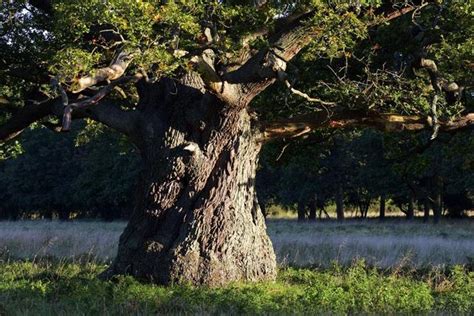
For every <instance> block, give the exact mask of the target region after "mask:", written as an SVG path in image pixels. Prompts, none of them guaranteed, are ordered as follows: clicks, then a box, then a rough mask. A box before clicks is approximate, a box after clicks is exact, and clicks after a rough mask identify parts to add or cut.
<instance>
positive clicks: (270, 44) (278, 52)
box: [0, 0, 474, 285]
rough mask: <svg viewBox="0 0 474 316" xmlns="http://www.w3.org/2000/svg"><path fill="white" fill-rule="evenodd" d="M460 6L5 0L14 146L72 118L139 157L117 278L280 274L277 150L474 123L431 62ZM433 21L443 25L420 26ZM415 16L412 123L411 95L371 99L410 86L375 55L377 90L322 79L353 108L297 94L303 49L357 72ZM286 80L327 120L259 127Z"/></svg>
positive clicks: (5, 126) (5, 66)
mask: <svg viewBox="0 0 474 316" xmlns="http://www.w3.org/2000/svg"><path fill="white" fill-rule="evenodd" d="M449 9H450V8H449V4H446V3H444V4H443V3H442V2H441V1H411V2H409V3H408V2H405V1H356V2H353V1H352V2H349V1H348V2H344V1H339V2H338V1H327V2H326V1H317V0H313V1H303V0H301V1H281V0H274V1H217V0H216V1H158V0H149V1H145V0H141V1H135V0H134V1H132V0H109V1H102V0H91V1H87V2H83V1H74V0H67V1H66V0H64V1H60V0H43V1H41V0H40V1H32V0H31V1H14V2H12V1H7V2H3V3H2V4H1V5H0V10H1V11H0V16H1V19H2V20H3V21H5V22H4V23H3V24H2V28H1V30H0V32H1V34H0V36H1V37H0V54H1V55H0V57H1V59H0V66H1V76H2V78H1V83H2V87H1V90H0V92H1V93H2V99H1V103H2V109H3V110H4V112H5V113H6V115H5V116H4V117H3V118H2V119H3V121H2V125H1V127H0V139H2V140H3V141H8V140H10V139H12V138H14V137H15V136H17V135H18V134H19V133H21V131H22V130H24V129H25V128H27V127H28V126H29V125H30V124H32V123H34V122H39V123H40V124H42V125H44V126H47V127H49V128H51V129H53V130H57V131H67V130H69V128H70V125H71V122H72V120H75V119H89V120H93V121H97V122H100V123H103V124H105V125H107V126H109V127H110V128H112V129H115V130H117V131H119V132H121V133H123V134H125V135H127V136H128V138H129V139H130V141H131V142H132V143H133V144H134V145H135V146H136V147H137V148H138V149H139V151H140V153H141V157H142V160H143V165H144V167H143V172H142V175H141V177H140V184H139V185H138V187H137V202H136V205H135V207H134V210H133V213H132V215H131V219H130V221H129V223H128V225H127V227H126V229H125V231H124V232H123V234H122V235H121V237H120V243H119V249H118V254H117V257H116V259H115V260H114V262H113V264H112V265H111V267H110V268H109V269H108V270H107V271H106V272H104V274H103V276H104V277H108V276H112V275H115V274H132V275H134V276H137V277H140V278H146V279H150V280H152V281H154V282H158V283H170V282H191V283H193V284H208V285H219V284H224V283H227V282H230V281H234V280H265V279H273V278H274V277H275V274H276V262H275V255H274V252H273V248H272V244H271V241H270V240H269V238H268V236H267V234H266V231H265V223H264V219H263V216H262V213H261V211H260V208H259V204H258V201H257V197H256V192H255V187H254V184H255V173H256V168H257V164H258V155H259V151H260V149H261V146H262V144H263V143H264V142H265V141H267V140H270V139H273V138H281V137H297V136H301V135H304V134H306V133H308V132H309V131H311V130H315V129H321V128H341V127H347V126H371V127H376V128H381V129H387V130H420V129H424V128H430V129H433V138H435V137H436V134H437V133H438V130H441V131H452V130H458V129H463V128H466V127H468V126H470V125H471V124H472V123H473V121H474V114H472V113H466V112H463V115H458V116H456V117H455V118H454V119H448V118H439V115H438V114H439V113H438V112H439V110H438V107H439V104H440V101H439V99H443V100H445V101H446V102H445V103H447V104H448V103H450V102H451V103H452V104H455V103H456V104H457V103H458V102H459V100H461V99H462V97H461V95H462V93H463V89H464V87H463V86H462V84H461V82H458V81H455V80H454V79H453V78H449V77H444V76H443V74H441V71H439V69H438V67H437V64H436V62H435V61H434V60H433V59H430V58H428V57H429V54H428V53H429V50H428V48H429V47H430V45H432V44H433V43H432V41H431V38H430V36H428V35H426V34H427V33H430V31H431V30H433V29H435V26H436V24H437V23H438V20H442V19H445V17H444V16H443V14H444V12H445V11H449ZM424 10H428V11H429V12H430V15H429V16H430V19H432V21H431V22H432V23H431V25H432V27H429V28H426V27H424V26H423V27H422V25H421V24H422V23H421V22H420V21H419V20H418V19H419V16H420V14H422V12H423V11H424ZM430 10H431V11H430ZM443 10H444V11H443ZM469 10H470V7H468V8H467V9H465V10H464V11H463V12H466V11H467V12H468V11H469ZM407 14H410V15H411V16H412V19H413V21H412V22H413V24H414V25H416V26H417V27H418V32H417V34H414V36H413V37H414V38H415V42H417V43H418V46H416V47H415V48H414V49H413V51H414V53H413V54H412V58H411V59H410V60H409V61H407V60H403V61H402V62H403V63H405V66H406V65H408V64H409V67H410V68H413V69H418V70H419V71H424V72H426V74H427V75H428V76H427V78H428V83H429V85H430V86H431V90H430V92H429V93H427V95H430V96H432V99H430V101H429V105H430V106H429V108H428V110H426V111H425V112H420V111H418V112H417V113H418V114H417V115H408V116H407V115H399V114H397V113H396V112H397V111H398V110H400V109H401V108H400V107H397V106H396V104H395V103H396V102H395V101H396V100H400V97H399V98H398V99H397V98H393V100H390V98H387V97H386V96H380V95H377V93H368V91H369V90H377V91H379V92H380V91H381V92H383V91H384V90H383V89H379V86H382V87H385V86H387V85H389V84H390V82H393V81H394V80H395V79H396V80H395V81H397V82H402V81H403V80H402V76H401V75H393V74H392V73H390V72H383V71H382V72H372V71H371V70H370V69H369V68H370V65H369V64H368V60H366V61H365V63H366V68H367V69H369V70H368V71H367V72H366V78H367V81H366V82H362V83H361V82H358V81H356V80H352V79H351V80H349V79H348V77H346V76H342V75H341V76H340V75H338V73H335V76H334V82H332V83H331V82H323V83H322V86H325V87H327V89H328V90H331V91H333V90H334V89H336V90H337V89H338V87H342V88H341V89H345V90H344V91H342V92H341V93H340V96H341V98H340V99H339V100H336V101H337V102H336V101H335V100H330V101H327V100H326V101H323V100H321V99H320V98H316V97H315V96H310V95H309V94H308V93H305V92H303V91H301V90H300V89H297V88H296V87H295V80H294V72H295V71H294V70H292V69H293V68H296V67H297V66H295V64H296V62H295V63H292V60H294V59H295V57H297V56H301V52H302V51H304V52H305V54H304V55H305V56H304V58H303V57H302V58H303V59H306V60H307V62H308V61H309V63H313V62H314V63H316V62H318V59H324V60H329V59H331V60H332V59H337V58H339V59H341V56H343V58H342V59H341V60H346V61H347V60H348V59H351V56H350V50H351V47H354V46H356V45H358V43H360V42H364V41H365V43H366V44H367V43H370V32H372V31H373V30H374V29H377V27H378V26H379V25H386V24H387V23H390V22H392V21H394V20H396V19H397V18H399V17H401V16H404V15H407ZM467 14H468V13H467ZM441 22H442V21H441ZM441 22H440V23H441ZM425 24H426V23H425ZM377 45H378V43H374V46H373V48H372V52H371V53H373V51H375V50H377V49H379V47H378V46H377ZM367 55H369V53H367ZM308 56H310V57H309V58H308ZM328 58H329V59H328ZM362 59H363V58H362ZM358 60H360V59H358ZM346 64H347V62H346ZM471 67H472V65H471ZM346 68H347V65H346ZM308 69H309V70H310V68H308ZM308 69H306V71H308ZM303 70H304V69H303ZM346 74H347V73H346ZM306 76H307V77H310V80H308V82H307V83H306V86H308V85H316V84H317V79H318V78H317V74H311V75H310V76H308V74H306ZM386 76H392V77H391V80H388V79H387V78H386ZM374 78H375V79H374ZM384 78H385V79H384ZM379 79H380V82H379V81H378V80H379ZM276 82H279V83H278V84H279V87H280V89H281V90H284V91H288V92H289V93H291V95H292V96H293V100H299V102H306V103H310V104H313V105H314V111H312V112H310V113H307V112H306V113H304V114H301V115H292V117H291V118H289V117H279V118H277V119H274V120H272V121H265V120H262V119H261V118H259V116H258V115H257V114H256V112H255V111H254V110H253V109H252V100H254V98H256V97H257V96H259V95H261V94H262V92H264V91H265V90H267V88H268V87H270V86H271V85H273V84H275V83H276ZM319 84H320V86H321V83H319ZM369 85H370V88H367V86H369ZM401 86H404V87H406V86H407V85H403V84H402V83H400V84H399V86H398V88H400V87H401ZM348 91H349V92H348ZM344 95H345V96H346V97H345V98H344ZM347 96H349V98H347ZM359 96H362V97H361V98H359ZM364 97H366V98H365V99H364ZM374 98H375V99H376V100H377V102H373V100H374ZM395 99H396V100H395ZM401 99H403V97H402V98H401ZM265 100H267V102H266V106H264V107H263V109H266V111H267V112H272V111H275V110H276V109H277V108H278V106H279V105H278V102H280V101H282V100H281V98H279V97H278V92H275V93H274V95H273V96H272V95H268V96H266V97H265ZM268 100H271V101H270V102H268ZM394 100H395V101H394ZM261 102H263V101H261ZM394 102H395V103H394ZM404 102H406V100H404ZM402 103H403V102H402ZM361 104H362V106H361ZM374 104H375V105H380V106H374ZM391 106H393V107H392V108H391ZM387 108H388V109H392V111H391V112H390V113H387V112H386V110H387ZM415 113H416V111H415ZM402 114H403V113H402ZM262 116H263V117H272V115H265V113H263V114H262ZM103 172H107V170H104V171H103ZM58 185H61V184H60V183H58Z"/></svg>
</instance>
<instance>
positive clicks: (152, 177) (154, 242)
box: [104, 112, 276, 286]
mask: <svg viewBox="0 0 474 316" xmlns="http://www.w3.org/2000/svg"><path fill="white" fill-rule="evenodd" d="M233 119H234V120H233ZM224 124H227V125H224ZM230 124H232V125H230ZM221 129H222V130H224V131H225V133H222V136H221V137H220V138H219V139H218V141H219V143H211V145H212V149H213V151H211V152H210V151H208V150H206V148H207V147H210V146H211V145H209V146H208V145H206V144H205V145H201V146H199V147H200V148H202V153H204V152H207V153H206V154H200V153H199V154H198V151H200V150H199V149H198V148H197V146H194V147H193V148H194V149H193V150H194V151H193V153H192V155H191V156H190V157H186V156H183V155H182V153H181V151H180V148H181V147H183V146H184V144H183V145H181V144H178V145H176V144H174V145H173V146H174V147H173V148H171V149H170V150H169V152H168V156H166V157H165V158H163V159H161V158H160V156H159V153H158V152H157V153H152V154H150V155H149V156H150V157H153V159H145V160H146V161H145V164H146V165H148V166H146V167H145V176H144V179H145V181H144V183H145V185H144V187H143V193H142V198H141V199H139V200H141V201H142V202H141V203H138V206H137V207H136V209H135V211H134V213H133V215H132V218H131V220H130V222H129V224H128V226H127V227H126V229H125V231H124V233H123V234H122V236H121V237H120V243H119V250H118V254H117V257H116V259H115V261H114V263H113V265H112V266H111V268H110V269H109V270H108V271H107V272H106V273H105V274H104V276H111V275H114V274H130V275H133V276H136V277H138V278H142V279H147V280H151V281H152V282H155V283H160V284H170V283H188V284H189V283H191V284H194V285H208V286H219V285H224V284H227V283H229V282H233V281H260V280H273V279H274V278H275V276H276V260H275V254H274V251H273V247H272V243H271V241H270V239H269V237H268V235H267V233H266V226H265V222H264V217H263V214H262V212H261V210H260V206H259V203H258V201H257V198H256V192H255V173H256V169H257V161H258V153H259V151H260V146H261V145H260V143H259V142H258V141H257V137H256V136H258V135H256V133H257V132H256V131H254V130H252V128H251V124H250V118H249V116H248V114H247V113H246V112H239V113H236V115H235V117H233V118H232V117H231V118H229V119H226V120H225V121H223V126H222V127H219V128H216V130H221ZM217 136H218V135H217ZM216 139H217V138H216ZM206 146H207V147H206ZM191 147H192V146H191ZM184 148H188V149H189V148H190V146H188V145H186V146H185V147H184ZM170 152H171V153H172V154H171V155H170V154H169V153H170ZM174 153H176V154H174ZM156 157H158V158H156ZM147 161H150V163H149V164H147ZM157 161H163V162H166V163H167V164H168V165H169V166H170V171H166V172H165V174H164V176H160V175H161V174H162V173H163V170H164V169H165V167H164V166H163V165H158V166H155V165H156V164H157V163H156V162H157ZM155 170H156V171H155ZM160 172H161V173H160ZM157 175H158V176H157Z"/></svg>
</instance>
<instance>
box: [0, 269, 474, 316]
mask: <svg viewBox="0 0 474 316" xmlns="http://www.w3.org/2000/svg"><path fill="white" fill-rule="evenodd" d="M104 268H105V265H100V264H94V263H91V262H89V263H65V262H50V261H48V260H42V261H38V262H35V263H33V262H4V263H0V310H1V311H2V312H3V313H5V314H7V315H51V314H61V315H84V314H85V315H90V314H94V315H98V314H100V315H102V314H105V315H116V314H120V315H128V314H140V315H142V314H144V315H148V314H157V313H158V314H162V313H171V314H202V313H206V314H251V315H255V314H261V315H263V314H315V313H318V314H321V313H323V314H347V313H352V314H353V313H364V314H365V313H369V314H370V313H374V314H394V313H404V314H412V313H443V314H444V313H451V314H456V315H462V314H465V315H469V314H472V313H473V312H474V274H473V273H472V272H468V271H467V270H465V269H464V268H462V267H460V266H456V267H453V268H452V269H449V270H444V271H441V270H438V271H424V272H419V271H401V270H396V271H395V270H394V271H391V272H389V271H381V270H377V269H374V268H369V267H367V266H366V265H365V264H364V262H363V261H359V262H355V263H354V264H353V265H351V266H350V267H341V266H339V265H333V266H332V267H331V268H329V269H295V268H287V269H282V270H281V271H280V272H279V275H278V279H277V281H276V282H263V283H234V284H231V285H228V286H226V287H221V288H207V287H193V286H177V285H174V286H169V287H164V286H157V285H153V284H144V283H140V282H138V281H137V280H135V279H133V278H132V277H127V276H120V277H117V278H115V279H114V280H111V281H100V280H98V279H97V274H98V273H99V272H100V271H101V270H103V269H104Z"/></svg>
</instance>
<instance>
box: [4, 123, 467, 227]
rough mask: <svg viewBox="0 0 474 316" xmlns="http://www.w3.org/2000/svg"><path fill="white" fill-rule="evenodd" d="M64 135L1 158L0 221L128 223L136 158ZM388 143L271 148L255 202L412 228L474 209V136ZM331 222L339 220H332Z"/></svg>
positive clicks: (94, 136) (424, 136) (101, 136)
mask: <svg viewBox="0 0 474 316" xmlns="http://www.w3.org/2000/svg"><path fill="white" fill-rule="evenodd" d="M80 125H81V126H76V128H75V129H74V130H73V131H72V132H70V133H67V134H56V133H53V132H51V131H50V130H48V129H46V128H44V127H42V126H36V127H35V131H34V132H26V133H25V134H24V135H23V136H22V138H21V139H20V140H18V141H17V142H14V143H10V144H9V145H8V146H6V145H3V146H2V147H1V148H0V150H1V151H0V156H1V160H0V218H2V219H18V218H29V217H41V218H53V217H54V218H59V219H68V218H71V217H75V218H77V217H79V218H85V217H88V218H103V219H109V220H111V219H115V218H126V217H127V216H128V214H129V213H130V211H131V208H132V207H133V203H134V188H135V185H136V181H137V177H138V174H139V172H140V161H139V156H138V152H137V150H136V149H135V148H133V147H132V146H131V145H130V144H129V143H128V142H127V141H126V140H125V139H124V138H123V137H121V136H119V135H118V134H116V133H114V132H112V131H110V130H107V129H105V128H103V127H101V126H99V125H97V124H90V123H89V124H87V125H86V126H84V125H85V124H80ZM430 135H431V132H430V131H427V132H426V133H418V134H409V133H407V134H404V133H402V134H401V133H393V134H383V133H380V132H378V131H374V130H369V129H367V130H357V131H350V132H347V131H346V132H341V131H338V132H331V133H315V134H311V135H310V136H308V137H307V138H306V139H301V140H298V141H295V140H292V141H291V142H285V141H280V142H274V143H271V144H269V145H267V146H265V147H264V150H263V155H262V158H261V160H260V168H259V171H258V175H257V192H258V195H259V200H260V203H261V205H262V209H263V211H264V212H266V213H268V207H269V206H270V205H279V206H282V207H284V208H287V209H289V210H295V211H296V212H297V214H298V218H299V219H300V220H304V219H316V218H326V217H327V216H328V213H327V212H328V208H331V209H332V208H334V207H335V209H336V214H337V218H338V219H343V218H344V215H346V217H347V216H348V215H349V214H352V215H354V214H355V216H357V217H366V216H367V215H368V211H369V208H371V209H372V210H373V209H374V207H376V208H377V209H378V211H379V212H380V214H379V216H380V217H384V216H386V215H389V214H388V211H387V208H388V207H387V205H391V207H392V208H393V207H395V208H396V209H398V210H401V211H402V212H403V213H405V215H406V217H407V218H413V217H414V216H415V215H416V211H419V212H423V213H424V216H425V219H428V216H434V220H435V221H438V220H439V219H440V217H441V216H442V215H447V216H451V217H462V216H465V214H466V211H467V210H469V209H471V208H473V197H474V177H473V175H474V138H473V137H472V131H467V132H463V133H456V134H443V135H440V136H439V137H438V139H437V140H436V141H434V142H432V143H430V142H429V137H430ZM331 217H334V216H333V215H331Z"/></svg>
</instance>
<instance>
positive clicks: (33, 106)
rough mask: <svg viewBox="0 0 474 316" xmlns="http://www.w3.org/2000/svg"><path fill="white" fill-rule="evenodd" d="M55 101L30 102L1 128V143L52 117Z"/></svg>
mask: <svg viewBox="0 0 474 316" xmlns="http://www.w3.org/2000/svg"><path fill="white" fill-rule="evenodd" d="M54 103H55V101H54V100H48V101H45V102H41V103H34V102H28V104H27V105H25V106H24V107H23V108H21V109H20V110H18V111H17V112H16V113H15V114H14V115H13V116H12V118H10V119H9V120H8V121H7V122H6V123H5V124H3V125H1V126H0V142H6V141H8V140H11V139H13V138H15V137H16V136H18V135H19V134H20V133H21V132H22V131H23V130H24V129H25V128H27V127H28V126H30V124H32V123H34V122H36V121H39V120H41V119H42V118H44V117H46V116H48V115H50V114H51V113H52V109H53V107H54Z"/></svg>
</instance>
